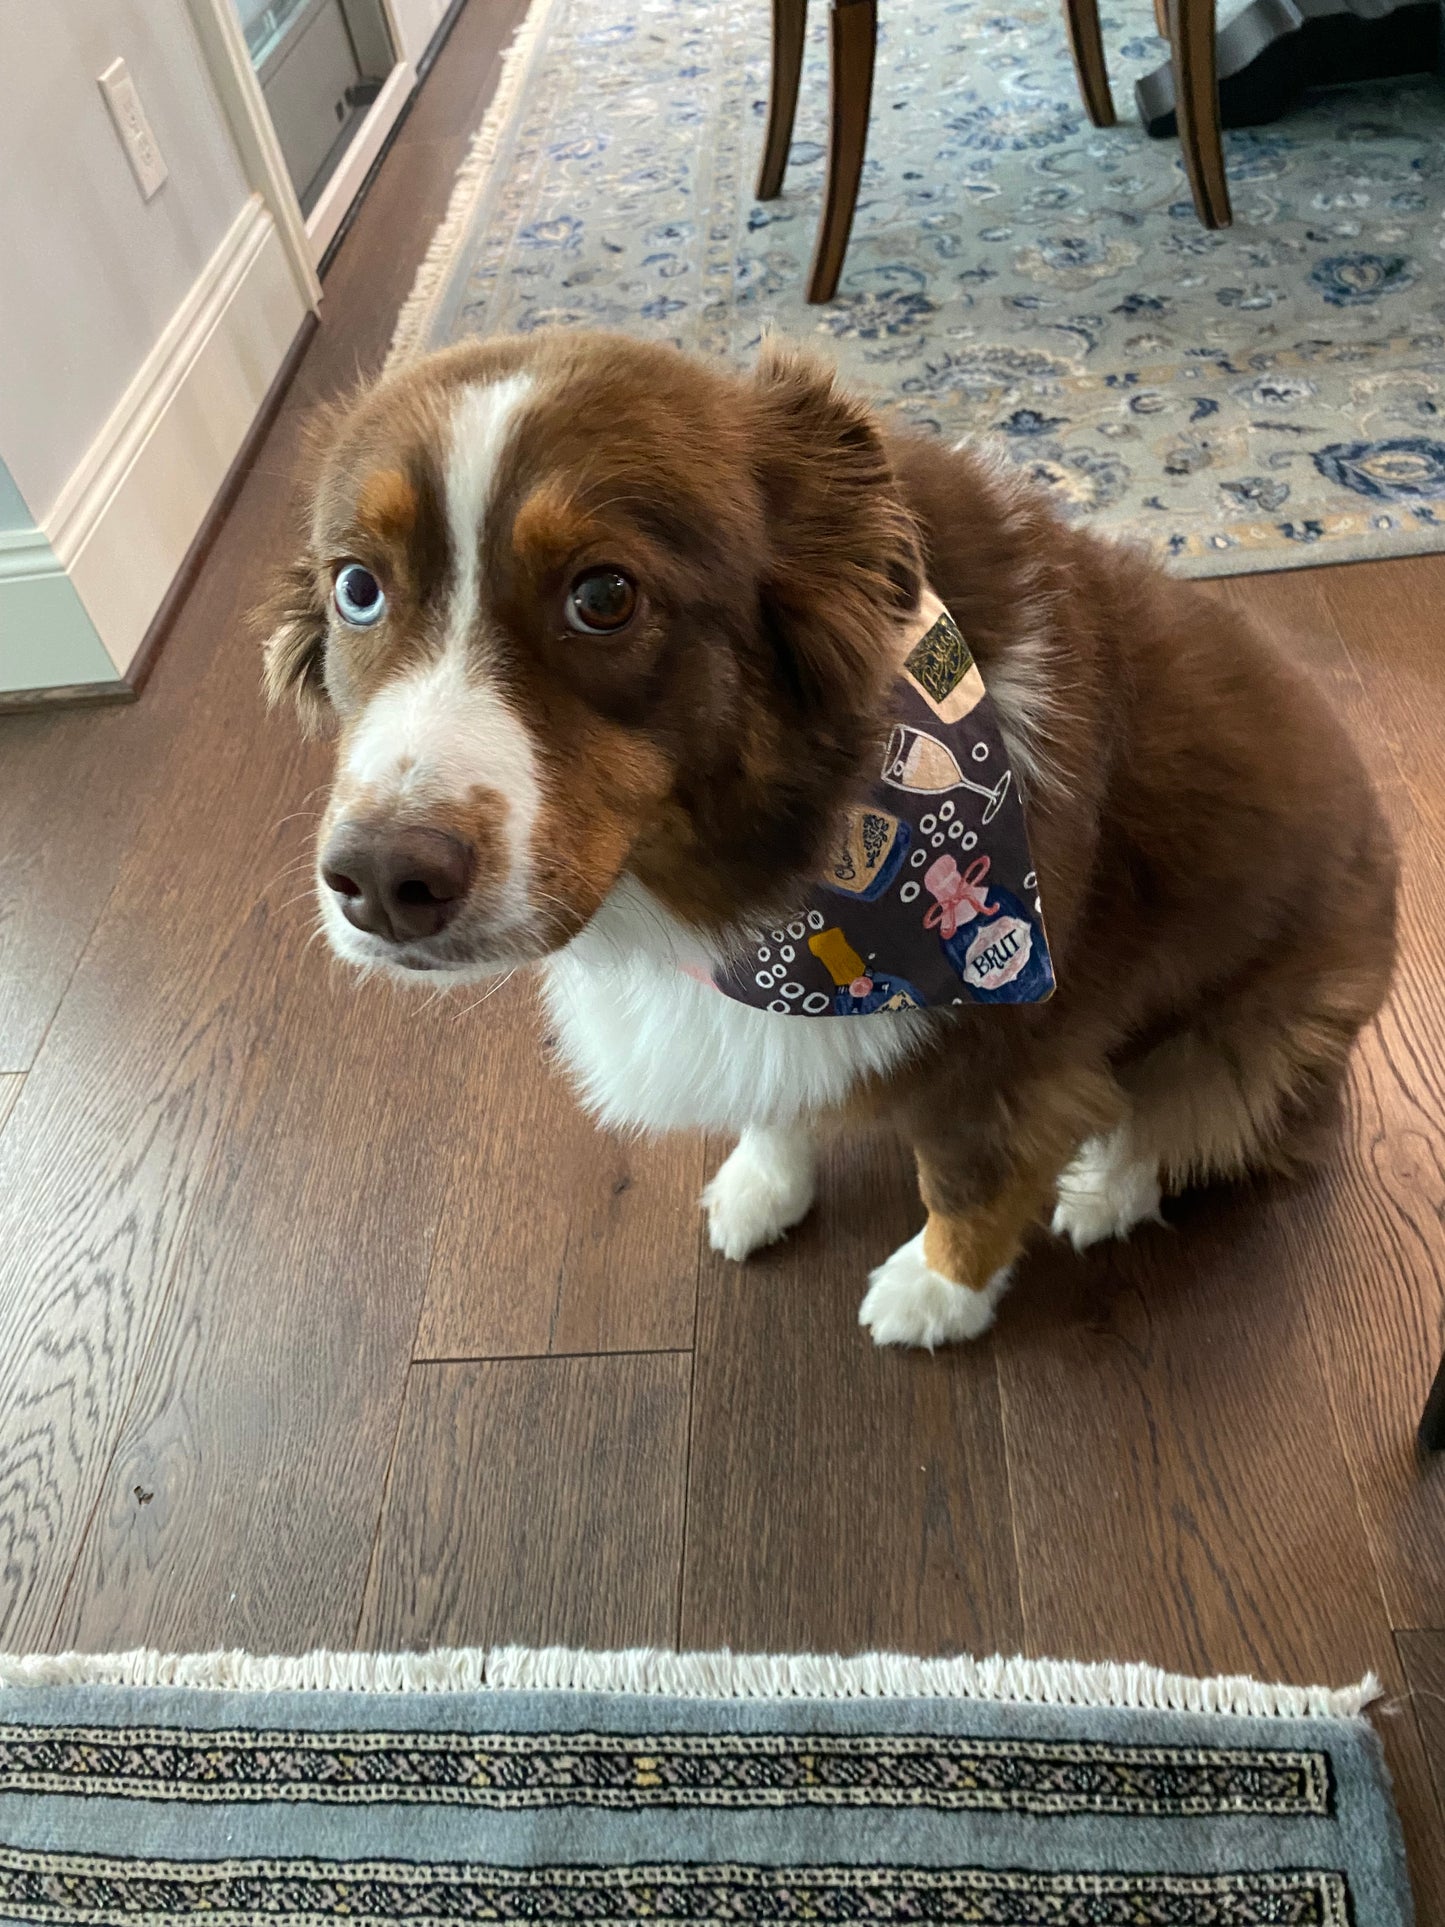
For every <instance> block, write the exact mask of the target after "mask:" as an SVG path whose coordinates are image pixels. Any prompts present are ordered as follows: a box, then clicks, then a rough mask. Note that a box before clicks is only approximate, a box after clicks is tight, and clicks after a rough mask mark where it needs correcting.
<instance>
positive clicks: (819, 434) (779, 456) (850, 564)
mask: <svg viewBox="0 0 1445 1927" xmlns="http://www.w3.org/2000/svg"><path fill="white" fill-rule="evenodd" d="M753 393H754V399H755V403H756V437H757V439H756V443H755V449H756V453H755V456H754V469H755V472H756V474H757V476H758V480H759V483H760V485H761V488H762V493H763V503H764V510H765V514H766V516H767V522H768V539H769V544H770V548H771V566H770V567H769V569H768V572H767V577H766V580H765V582H764V585H763V605H764V620H765V622H766V623H767V625H768V628H769V632H770V634H771V636H772V638H773V641H774V646H775V647H776V648H777V649H778V651H779V654H780V655H781V656H782V657H783V659H784V660H785V662H786V663H787V665H788V666H789V669H790V673H791V676H792V678H793V679H794V680H795V682H796V685H797V687H798V690H799V693H800V695H801V697H802V699H803V701H804V703H805V705H806V706H808V707H809V708H810V709H812V710H813V711H814V712H815V713H817V714H820V716H821V717H827V716H832V717H833V718H835V719H836V721H837V722H838V723H839V724H840V725H845V726H846V723H847V722H848V721H849V720H851V719H853V718H855V717H861V716H871V715H873V714H875V713H876V701H877V696H878V693H879V689H880V686H881V684H882V683H883V681H884V680H886V677H887V675H888V673H889V653H888V647H887V645H888V639H889V637H890V635H891V633H892V632H893V631H894V630H895V629H896V627H897V624H898V623H899V621H900V619H902V618H904V617H906V616H907V615H909V614H910V613H911V612H912V611H913V610H914V609H915V608H916V607H917V604H918V599H919V596H920V594H921V592H922V589H923V560H922V555H921V552H920V547H919V537H918V530H917V528H916V526H915V524H914V520H913V517H912V516H911V515H910V514H909V512H908V509H907V507H906V505H905V504H904V501H903V497H902V494H901V492H900V490H899V487H898V482H897V479H896V477H895V476H894V473H893V470H892V466H891V464H890V462H889V460H888V453H887V450H886V448H885V447H884V443H883V438H882V436H881V434H880V433H879V431H878V427H877V425H876V423H875V422H874V420H873V418H872V416H871V414H870V413H869V411H868V409H867V408H866V407H865V406H864V405H863V404H862V403H861V402H858V401H855V400H853V399H852V398H851V397H849V396H847V395H845V394H842V393H841V392H840V391H839V389H838V387H837V384H836V381H835V378H834V375H833V372H832V370H831V369H829V368H827V367H825V366H823V365H822V364H820V363H819V362H817V361H814V360H813V359H812V358H811V357H809V356H806V355H804V354H800V353H799V352H798V351H797V350H795V349H791V348H788V347H786V346H783V345H781V344H778V343H773V342H765V343H764V345H763V351H762V354H761V357H760V358H759V361H758V366H757V371H756V374H755V375H754V377H753Z"/></svg>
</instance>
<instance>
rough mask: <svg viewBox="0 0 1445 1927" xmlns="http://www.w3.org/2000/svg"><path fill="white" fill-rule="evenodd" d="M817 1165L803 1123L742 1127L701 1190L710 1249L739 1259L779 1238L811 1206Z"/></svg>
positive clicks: (799, 1219) (815, 1153)
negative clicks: (733, 1145)
mask: <svg viewBox="0 0 1445 1927" xmlns="http://www.w3.org/2000/svg"><path fill="white" fill-rule="evenodd" d="M817 1168H818V1160H817V1152H816V1149H815V1147H814V1142H813V1134H812V1132H811V1131H809V1130H808V1128H807V1126H806V1125H803V1124H794V1125H789V1126H788V1128H787V1129H786V1130H777V1129H771V1128H768V1129H757V1130H747V1131H744V1132H743V1134H742V1137H741V1138H740V1139H739V1140H738V1146H737V1149H736V1150H735V1151H734V1152H733V1154H732V1156H731V1157H730V1158H728V1160H727V1161H726V1163H725V1164H724V1165H723V1166H722V1169H721V1170H720V1171H719V1172H718V1174H717V1176H716V1177H715V1178H714V1179H713V1181H712V1183H711V1184H710V1185H709V1186H708V1187H707V1189H706V1191H704V1192H703V1194H702V1202H703V1208H704V1209H705V1210H706V1212H707V1229H708V1239H709V1242H710V1243H711V1245H712V1248H713V1250H714V1251H720V1252H721V1253H722V1255H723V1256H724V1257H725V1258H738V1259H741V1258H746V1257H749V1256H750V1255H751V1254H752V1253H753V1252H754V1251H759V1250H761V1248H762V1247H763V1246H764V1245H770V1244H772V1243H773V1242H774V1240H775V1239H777V1238H781V1237H782V1235H783V1233H784V1232H785V1231H788V1230H791V1228H792V1227H793V1226H794V1225H795V1224H798V1223H799V1222H800V1221H801V1220H802V1219H804V1218H806V1217H807V1215H808V1212H809V1211H810V1209H811V1208H812V1204H813V1194H814V1191H815V1189H816V1185H817Z"/></svg>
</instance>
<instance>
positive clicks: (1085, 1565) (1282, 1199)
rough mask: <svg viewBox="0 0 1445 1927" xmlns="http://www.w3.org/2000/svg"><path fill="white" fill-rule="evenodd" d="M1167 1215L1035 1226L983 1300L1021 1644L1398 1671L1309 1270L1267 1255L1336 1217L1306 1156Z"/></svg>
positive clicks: (1328, 1229)
mask: <svg viewBox="0 0 1445 1927" xmlns="http://www.w3.org/2000/svg"><path fill="white" fill-rule="evenodd" d="M1171 1218H1172V1228H1170V1229H1168V1230H1164V1229H1155V1230H1147V1231H1144V1232H1141V1233H1136V1234H1135V1237H1134V1238H1133V1239H1132V1240H1131V1241H1130V1242H1129V1244H1128V1245H1126V1246H1123V1247H1118V1248H1109V1247H1101V1248H1099V1249H1098V1250H1096V1251H1095V1252H1092V1253H1090V1254H1088V1255H1087V1257H1085V1258H1084V1259H1079V1258H1076V1257H1075V1256H1074V1255H1073V1254H1072V1253H1069V1252H1067V1251H1065V1250H1061V1249H1060V1248H1059V1247H1058V1246H1057V1245H1055V1244H1053V1243H1052V1241H1049V1242H1047V1243H1045V1242H1042V1241H1041V1242H1040V1243H1039V1245H1038V1246H1037V1247H1036V1249H1035V1250H1034V1251H1033V1252H1032V1253H1031V1254H1030V1257H1029V1259H1028V1261H1027V1263H1026V1264H1025V1265H1024V1266H1023V1267H1022V1268H1021V1274H1020V1276H1019V1279H1018V1282H1017V1283H1016V1285H1015V1286H1014V1289H1013V1291H1012V1292H1011V1293H1010V1295H1009V1299H1008V1300H1006V1301H1005V1304H1004V1307H1003V1308H1002V1310H1001V1313H1000V1319H999V1331H998V1359H999V1378H1000V1385H1001V1389H1002V1394H1003V1416H1004V1431H1005V1437H1006V1440H1007V1446H1008V1457H1009V1470H1010V1479H1011V1487H1012V1492H1013V1507H1014V1524H1015V1528H1016V1532H1017V1540H1018V1547H1019V1575H1020V1585H1021V1590H1022V1599H1023V1614H1024V1622H1025V1627H1026V1633H1027V1643H1028V1650H1029V1651H1030V1652H1032V1653H1036V1654H1055V1655H1057V1654H1063V1655H1066V1656H1068V1657H1070V1658H1081V1659H1106V1658H1107V1659H1126V1660H1143V1661H1147V1662H1149V1663H1152V1664H1155V1665H1161V1666H1165V1667H1168V1668H1177V1669H1179V1670H1182V1671H1185V1672H1190V1673H1213V1672H1243V1673H1249V1674H1253V1675H1254V1676H1255V1677H1258V1678H1268V1679H1288V1680H1294V1681H1300V1682H1305V1681H1311V1682H1312V1681H1321V1682H1324V1683H1327V1684H1339V1683H1342V1682H1344V1681H1348V1680H1352V1679H1358V1678H1360V1677H1361V1676H1362V1675H1363V1674H1364V1673H1365V1672H1367V1671H1374V1672H1376V1673H1378V1674H1379V1675H1380V1676H1381V1677H1382V1678H1383V1679H1384V1680H1385V1681H1386V1683H1387V1686H1391V1687H1393V1688H1398V1686H1399V1684H1400V1676H1399V1671H1398V1667H1397V1665H1396V1661H1395V1654H1394V1650H1393V1643H1392V1639H1391V1633H1390V1627H1389V1623H1388V1620H1387V1618H1386V1615H1385V1611H1384V1607H1383V1603H1382V1600H1381V1597H1380V1591H1379V1585H1378V1581H1377V1576H1376V1572H1375V1568H1374V1564H1373V1560H1372V1556H1371V1550H1370V1546H1369V1544H1368V1541H1367V1540H1366V1538H1365V1537H1364V1535H1363V1534H1362V1532H1361V1530H1360V1519H1359V1513H1358V1509H1357V1505H1356V1500H1355V1489H1354V1487H1353V1485H1352V1483H1351V1480H1350V1476H1349V1469H1348V1466H1347V1463H1346V1456H1345V1451H1344V1448H1343V1446H1342V1444H1341V1441H1340V1438H1339V1436H1338V1433H1337V1430H1336V1426H1335V1420H1334V1415H1333V1410H1332V1406H1331V1400H1330V1397H1329V1390H1328V1386H1327V1385H1326V1383H1325V1382H1324V1379H1323V1376H1322V1374H1321V1371H1320V1366H1319V1361H1318V1357H1317V1352H1316V1346H1315V1340H1314V1336H1313V1334H1312V1332H1311V1330H1310V1320H1309V1316H1308V1310H1307V1303H1306V1301H1307V1299H1308V1297H1309V1295H1310V1292H1311V1290H1312V1287H1313V1280H1314V1274H1313V1272H1312V1270H1311V1268H1310V1267H1309V1264H1308V1262H1307V1256H1306V1255H1305V1252H1304V1248H1303V1246H1302V1244H1301V1243H1300V1241H1299V1239H1296V1241H1295V1242H1294V1246H1293V1249H1294V1252H1295V1254H1296V1255H1295V1256H1294V1257H1293V1258H1286V1257H1285V1256H1284V1255H1283V1254H1284V1253H1285V1252H1286V1251H1287V1250H1289V1249H1290V1241H1289V1240H1288V1239H1287V1238H1286V1236H1285V1233H1284V1230H1283V1224H1282V1221H1283V1220H1286V1219H1293V1220H1295V1221H1296V1223H1297V1224H1299V1225H1301V1226H1306V1225H1307V1226H1312V1227H1313V1237H1314V1239H1315V1240H1316V1248H1318V1249H1324V1248H1326V1247H1327V1246H1328V1244H1329V1242H1330V1240H1331V1238H1332V1237H1334V1236H1336V1235H1338V1226H1337V1223H1336V1220H1335V1218H1334V1215H1333V1211H1332V1204H1331V1196H1330V1178H1329V1175H1328V1174H1327V1173H1326V1174H1322V1175H1321V1177H1320V1178H1319V1179H1317V1180H1315V1181H1314V1182H1313V1183H1312V1184H1310V1185H1306V1186H1303V1187H1299V1186H1297V1187H1295V1188H1293V1189H1291V1188H1289V1187H1285V1186H1280V1187H1267V1186H1259V1187H1239V1188H1235V1189H1233V1190H1230V1191H1220V1192H1217V1193H1211V1194H1209V1195H1207V1196H1201V1197H1198V1198H1195V1199H1192V1200H1187V1201H1185V1202H1183V1203H1181V1204H1176V1205H1174V1206H1172V1207H1171ZM1301 1235H1303V1234H1301ZM1382 1730H1383V1733H1384V1737H1385V1741H1386V1747H1387V1751H1388V1753H1389V1756H1390V1761H1391V1767H1392V1772H1393V1774H1394V1778H1395V1790H1396V1797H1397V1801H1398V1804H1399V1807H1400V1811H1401V1816H1402V1819H1403V1821H1404V1824H1405V1828H1406V1834H1407V1842H1408V1845H1409V1849H1410V1853H1411V1862H1412V1872H1413V1877H1414V1879H1415V1881H1416V1885H1417V1895H1418V1897H1419V1905H1420V1917H1421V1918H1422V1919H1426V1920H1429V1919H1436V1918H1445V1913H1441V1912H1440V1911H1438V1910H1439V1908H1440V1906H1441V1905H1442V1903H1445V1841H1442V1840H1441V1838H1440V1836H1439V1832H1438V1829H1437V1827H1436V1824H1435V1815H1434V1805H1433V1797H1432V1795H1431V1793H1430V1790H1429V1783H1428V1777H1427V1773H1426V1768H1425V1762H1424V1758H1423V1754H1422V1752H1421V1749H1420V1746H1419V1739H1418V1735H1417V1734H1416V1733H1415V1732H1414V1730H1413V1729H1412V1728H1411V1727H1410V1726H1409V1725H1408V1723H1407V1722H1403V1721H1387V1722H1384V1723H1383V1726H1382ZM1427 1903H1428V1904H1427Z"/></svg>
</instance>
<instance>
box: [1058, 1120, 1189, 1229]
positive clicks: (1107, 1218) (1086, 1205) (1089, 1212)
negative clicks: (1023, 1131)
mask: <svg viewBox="0 0 1445 1927" xmlns="http://www.w3.org/2000/svg"><path fill="white" fill-rule="evenodd" d="M1163 1195H1164V1192H1163V1187H1162V1186H1161V1184H1160V1182H1159V1159H1158V1157H1157V1156H1150V1155H1149V1154H1147V1153H1146V1152H1144V1151H1142V1150H1141V1149H1140V1148H1139V1147H1138V1145H1137V1144H1136V1143H1135V1140H1134V1136H1133V1133H1132V1132H1131V1130H1130V1128H1129V1125H1128V1124H1127V1123H1126V1124H1121V1125H1119V1127H1118V1128H1117V1129H1116V1130H1113V1131H1111V1132H1110V1133H1109V1134H1108V1136H1107V1137H1091V1138H1089V1139H1087V1141H1086V1142H1085V1143H1083V1144H1081V1145H1080V1146H1079V1149H1078V1152H1077V1154H1076V1155H1075V1157H1074V1158H1073V1160H1072V1161H1071V1162H1070V1164H1069V1165H1068V1167H1067V1168H1066V1169H1065V1170H1064V1171H1063V1172H1062V1173H1061V1174H1060V1177H1059V1200H1058V1203H1057V1204H1056V1205H1055V1207H1054V1218H1053V1232H1054V1236H1055V1237H1056V1238H1067V1239H1069V1241H1070V1242H1071V1243H1072V1245H1073V1247H1074V1249H1075V1251H1085V1250H1087V1249H1088V1247H1089V1246H1090V1245H1094V1244H1098V1243H1100V1242H1101V1241H1102V1240H1103V1239H1105V1238H1127V1237H1128V1235H1129V1233H1130V1232H1131V1231H1132V1230H1133V1229H1134V1227H1135V1226H1136V1225H1140V1224H1147V1223H1159V1222H1161V1220H1160V1217H1159V1206H1160V1202H1161V1201H1162V1199H1163Z"/></svg>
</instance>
